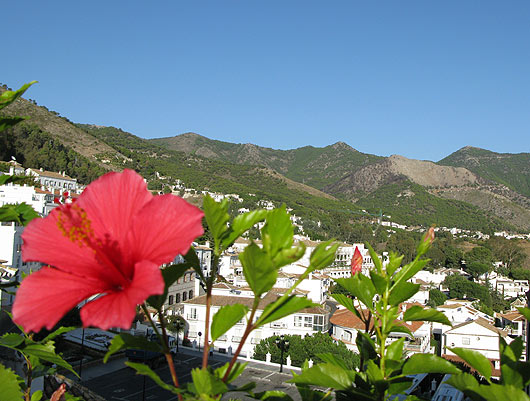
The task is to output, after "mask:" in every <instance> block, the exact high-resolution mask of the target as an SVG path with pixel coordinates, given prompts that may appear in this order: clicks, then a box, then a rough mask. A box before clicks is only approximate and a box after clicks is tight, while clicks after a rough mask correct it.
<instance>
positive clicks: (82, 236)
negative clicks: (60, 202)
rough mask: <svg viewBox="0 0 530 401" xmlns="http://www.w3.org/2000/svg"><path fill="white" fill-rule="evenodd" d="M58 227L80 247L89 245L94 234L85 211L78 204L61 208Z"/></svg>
mask: <svg viewBox="0 0 530 401" xmlns="http://www.w3.org/2000/svg"><path fill="white" fill-rule="evenodd" d="M57 227H58V228H59V230H60V231H61V232H62V233H63V235H64V236H65V237H67V238H69V239H70V241H72V242H75V243H77V244H78V245H79V246H84V245H89V240H90V237H92V236H93V234H94V230H92V227H91V222H90V220H89V219H88V218H87V214H86V212H85V210H83V208H81V207H79V206H78V205H77V204H71V205H65V206H62V207H61V209H60V210H59V213H58V216H57Z"/></svg>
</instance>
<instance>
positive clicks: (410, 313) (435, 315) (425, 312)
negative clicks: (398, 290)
mask: <svg viewBox="0 0 530 401" xmlns="http://www.w3.org/2000/svg"><path fill="white" fill-rule="evenodd" d="M403 320H404V321H406V322H414V321H420V322H437V323H442V324H445V325H447V326H452V324H451V322H450V321H449V319H448V318H447V316H445V315H444V314H443V313H442V312H440V311H438V310H436V309H433V308H427V309H424V308H423V307H421V306H417V305H415V306H411V307H410V308H409V309H407V310H406V311H405V313H404V314H403Z"/></svg>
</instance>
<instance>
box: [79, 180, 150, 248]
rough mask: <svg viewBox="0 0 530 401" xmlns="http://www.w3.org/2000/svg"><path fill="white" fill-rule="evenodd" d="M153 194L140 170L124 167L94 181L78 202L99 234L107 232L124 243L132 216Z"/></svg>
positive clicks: (99, 235) (102, 235)
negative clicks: (118, 171) (120, 171)
mask: <svg viewBox="0 0 530 401" xmlns="http://www.w3.org/2000/svg"><path fill="white" fill-rule="evenodd" d="M152 198H153V195H151V193H150V192H149V191H148V190H147V186H146V184H145V181H144V179H143V178H142V177H141V176H140V175H139V174H137V173H135V172H134V171H133V170H123V172H122V173H108V174H105V175H104V176H102V177H100V178H99V179H97V180H95V181H93V182H92V183H91V184H90V185H89V186H88V187H87V188H86V189H85V190H84V191H83V193H82V194H81V196H80V197H79V198H78V200H77V202H76V204H77V205H78V206H80V207H82V208H83V209H84V210H85V211H86V213H87V216H88V218H89V219H90V221H91V226H92V229H93V230H94V232H95V234H96V236H97V237H99V238H103V237H104V235H105V234H108V235H110V237H111V238H112V239H114V240H117V241H118V242H119V243H120V244H122V243H123V240H124V238H125V236H126V235H127V232H128V230H129V224H130V221H131V218H132V217H133V216H134V215H135V214H136V213H138V212H139V211H140V210H141V209H142V208H143V207H144V205H145V204H146V203H147V202H149V201H150V200H151V199H152Z"/></svg>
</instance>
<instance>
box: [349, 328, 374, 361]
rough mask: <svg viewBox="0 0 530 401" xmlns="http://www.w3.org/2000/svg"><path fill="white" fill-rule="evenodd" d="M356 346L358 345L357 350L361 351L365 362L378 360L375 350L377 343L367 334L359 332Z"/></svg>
mask: <svg viewBox="0 0 530 401" xmlns="http://www.w3.org/2000/svg"><path fill="white" fill-rule="evenodd" d="M355 344H356V345H357V349H358V350H359V353H360V354H361V357H362V358H363V359H364V360H365V361H367V360H370V359H377V358H378V354H377V351H376V350H375V342H374V340H372V339H371V338H370V336H369V335H368V334H367V333H364V332H362V331H360V330H359V331H358V332H357V338H356V339H355Z"/></svg>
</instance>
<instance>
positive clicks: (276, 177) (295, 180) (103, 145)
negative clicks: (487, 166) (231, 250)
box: [0, 89, 530, 241]
mask: <svg viewBox="0 0 530 401" xmlns="http://www.w3.org/2000/svg"><path fill="white" fill-rule="evenodd" d="M0 90H1V89H0ZM4 110H5V111H6V113H7V114H9V115H26V116H29V117H30V118H29V120H28V121H26V122H24V123H22V124H20V125H19V126H18V127H16V128H15V129H11V130H8V131H7V132H6V134H4V136H3V137H2V138H1V141H2V142H0V144H1V145H2V149H1V154H0V155H1V157H2V159H3V160H9V159H10V157H11V156H15V157H17V160H18V161H19V162H21V163H23V164H24V165H26V166H27V167H36V168H39V167H43V168H46V169H49V170H55V171H66V173H67V174H69V175H71V176H74V177H77V178H79V180H80V182H82V183H88V182H90V181H91V180H93V179H94V178H96V177H97V176H99V175H101V174H103V173H104V172H105V171H109V170H121V169H123V168H131V169H134V170H136V171H138V172H139V173H140V174H142V175H143V176H144V177H145V178H146V179H147V180H148V182H149V188H150V189H153V190H160V191H166V192H167V191H170V189H171V188H172V187H173V186H174V185H175V184H176V183H177V181H178V180H180V181H182V182H184V183H185V185H186V186H187V187H188V188H190V187H191V188H194V189H196V190H198V191H202V190H210V191H214V192H221V193H225V194H228V193H232V194H238V195H240V196H241V197H243V199H244V202H243V203H242V204H240V207H249V208H254V207H256V203H257V201H258V200H260V199H265V200H271V201H273V202H274V203H275V204H276V205H280V204H281V203H285V204H287V206H288V207H290V208H292V209H293V213H294V214H296V215H298V216H300V217H302V218H303V219H304V230H305V232H306V233H307V234H308V235H310V236H311V237H312V238H314V239H324V238H329V237H336V238H338V239H341V240H346V241H354V240H356V239H359V238H360V237H362V238H366V235H367V233H368V231H370V230H371V229H370V228H369V227H368V226H366V227H367V229H364V228H361V227H360V226H359V224H361V223H362V224H365V223H369V222H372V221H373V220H374V219H375V218H374V216H370V215H369V214H366V213H363V212H361V211H360V209H361V208H363V209H369V210H368V211H369V212H372V213H373V214H377V213H378V212H379V210H383V213H384V214H387V215H389V214H390V215H391V216H392V221H394V222H397V223H401V224H407V225H423V226H429V225H431V224H433V223H435V224H437V225H442V226H455V227H460V228H467V229H476V230H481V231H483V232H490V231H491V230H493V229H513V228H514V227H513V226H512V223H513V224H515V225H517V226H518V227H522V228H523V229H524V228H527V227H528V228H530V222H529V219H526V217H525V218H517V215H518V214H521V215H525V214H524V213H523V212H524V211H527V210H528V209H529V207H528V206H529V202H530V198H529V197H528V196H526V195H524V194H522V193H518V192H515V191H514V190H511V189H508V188H507V187H506V186H504V185H500V184H497V182H498V181H496V182H492V179H491V178H484V177H483V176H479V174H478V173H477V172H472V171H470V169H466V168H463V167H460V166H458V167H453V166H446V165H439V164H435V163H432V162H425V161H418V160H410V159H406V158H404V157H401V156H392V157H390V158H384V157H379V156H375V155H369V154H364V153H361V152H358V151H357V150H355V149H353V148H352V147H350V146H349V145H347V144H345V143H342V142H338V143H335V144H333V145H330V146H326V147H323V148H316V147H312V146H306V147H302V148H298V149H292V150H276V149H270V148H263V147H259V146H256V145H252V144H230V143H227V142H222V141H214V140H210V139H208V138H205V137H202V136H200V135H197V134H192V133H188V134H183V135H179V136H177V137H174V138H160V139H156V140H145V139H142V138H139V137H137V136H135V135H133V134H131V133H128V132H125V131H123V130H120V129H117V128H114V127H101V126H96V125H87V124H73V123H72V122H70V121H69V120H68V119H66V118H64V117H60V116H59V115H58V113H56V112H53V111H49V110H48V109H46V108H45V107H43V106H37V105H36V104H35V103H34V102H31V101H28V100H25V99H19V100H18V101H16V102H15V103H13V104H12V105H10V106H8V107H6V108H5V109H4ZM172 148H173V149H172ZM174 149H179V150H174ZM485 152H488V151H485ZM479 153H480V154H482V153H481V152H479ZM490 153H492V152H489V153H487V154H490ZM522 155H523V156H524V155H526V154H522ZM514 156H518V158H510V157H508V156H506V157H504V156H503V158H507V159H508V160H511V162H510V163H511V164H510V163H509V164H508V167H506V169H507V170H506V171H512V170H513V169H516V168H518V169H519V170H520V174H519V178H517V179H511V178H510V177H504V178H503V179H504V181H506V180H508V179H511V180H512V184H511V185H512V186H513V187H517V188H520V187H521V188H523V187H524V185H523V184H524V180H527V179H528V178H527V177H528V175H527V173H528V170H529V169H528V165H526V166H525V163H527V162H526V161H525V160H526V159H525V158H524V157H523V156H520V155H514ZM501 159H502V158H501ZM444 160H445V159H444ZM497 163H500V162H499V161H497ZM499 166H500V164H499ZM499 168H500V167H499ZM502 171H505V170H502ZM499 174H500V173H497V175H499ZM505 175H506V176H509V174H508V173H506V174H505ZM485 182H486V183H485ZM513 183H519V184H517V185H515V184H513ZM484 185H488V190H485V189H484ZM463 188H466V191H467V193H466V195H465V196H463V195H462V194H463V193H464V191H460V195H462V196H458V194H459V193H458V192H457V190H462V189H463ZM477 191H481V192H480V197H477V196H475V195H477V194H478V193H479V192H477ZM494 196H496V197H499V196H501V197H502V199H501V198H499V199H501V200H502V202H501V201H499V202H497V203H494V202H492V201H491V200H492V199H493V198H492V197H494ZM464 201H465V202H464ZM356 202H357V203H356ZM471 203H473V204H475V205H476V206H473V205H471ZM492 205H493V206H492ZM514 205H515V206H514ZM477 206H478V207H480V208H481V209H482V210H480V209H479V208H477ZM492 213H493V214H495V215H496V216H500V217H502V218H503V219H506V221H502V220H500V219H498V218H496V217H494V216H493V215H492ZM525 216H526V215H525ZM527 223H528V225H527Z"/></svg>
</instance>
